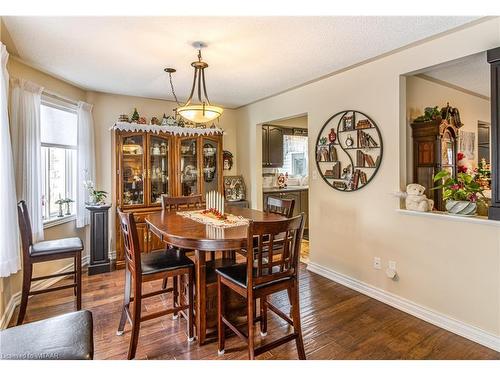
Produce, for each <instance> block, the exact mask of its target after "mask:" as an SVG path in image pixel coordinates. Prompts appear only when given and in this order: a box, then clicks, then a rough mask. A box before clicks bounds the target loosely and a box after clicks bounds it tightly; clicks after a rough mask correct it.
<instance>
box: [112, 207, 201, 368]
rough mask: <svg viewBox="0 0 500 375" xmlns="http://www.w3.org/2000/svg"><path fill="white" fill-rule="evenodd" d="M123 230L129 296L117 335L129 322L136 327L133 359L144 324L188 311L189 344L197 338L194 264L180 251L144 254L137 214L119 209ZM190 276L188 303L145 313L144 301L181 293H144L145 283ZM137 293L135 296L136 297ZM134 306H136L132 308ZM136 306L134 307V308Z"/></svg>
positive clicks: (131, 349)
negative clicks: (142, 312) (166, 294)
mask: <svg viewBox="0 0 500 375" xmlns="http://www.w3.org/2000/svg"><path fill="white" fill-rule="evenodd" d="M118 216H119V220H120V228H121V233H122V236H123V243H124V247H125V260H126V265H125V296H124V301H123V310H122V315H121V318H120V323H119V325H118V330H117V332H116V334H117V335H118V336H121V335H123V333H124V328H125V323H126V322H127V320H129V321H130V323H131V325H132V332H131V333H132V335H131V338H130V344H129V349H128V354H127V358H128V359H133V358H134V357H135V352H136V349H137V343H138V341H139V329H140V325H141V322H144V321H146V320H150V319H155V318H158V317H160V316H163V315H167V314H172V313H173V314H177V313H178V312H179V311H183V310H187V331H188V332H187V336H188V341H193V339H194V321H193V308H194V295H193V288H194V283H193V279H194V263H193V262H192V261H191V259H189V258H188V257H187V256H186V255H184V254H183V253H182V252H180V251H172V250H157V251H152V252H151V253H149V254H141V252H140V249H139V239H138V236H137V227H136V224H135V220H134V215H133V214H132V213H130V212H126V213H124V212H122V211H120V210H118ZM182 275H187V278H188V287H187V292H188V303H187V304H184V302H183V301H180V303H178V304H177V305H176V304H175V300H174V307H172V308H170V309H166V310H161V311H157V312H152V313H149V314H148V315H144V316H143V315H142V314H141V306H142V300H143V299H145V298H149V297H153V296H157V295H160V294H165V293H172V294H173V295H174V298H175V296H176V293H177V291H176V290H175V288H161V289H159V290H156V291H153V292H150V293H145V294H143V293H142V284H143V283H146V282H150V281H155V280H165V279H167V278H169V277H173V278H174V279H175V278H176V277H177V276H182ZM132 292H133V296H132ZM130 305H132V306H130ZM131 307H132V308H131Z"/></svg>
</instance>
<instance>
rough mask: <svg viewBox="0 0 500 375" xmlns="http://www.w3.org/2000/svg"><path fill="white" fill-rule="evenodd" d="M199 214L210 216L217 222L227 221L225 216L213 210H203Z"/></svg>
mask: <svg viewBox="0 0 500 375" xmlns="http://www.w3.org/2000/svg"><path fill="white" fill-rule="evenodd" d="M201 213H202V214H204V215H209V216H212V217H213V218H215V219H218V220H226V219H227V216H226V215H225V214H223V213H221V212H219V211H218V210H217V209H215V208H208V209H206V210H203V211H202V212H201Z"/></svg>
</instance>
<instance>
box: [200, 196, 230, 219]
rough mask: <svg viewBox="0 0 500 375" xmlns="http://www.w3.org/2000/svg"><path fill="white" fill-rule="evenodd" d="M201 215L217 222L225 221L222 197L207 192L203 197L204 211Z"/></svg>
mask: <svg viewBox="0 0 500 375" xmlns="http://www.w3.org/2000/svg"><path fill="white" fill-rule="evenodd" d="M202 214H204V215H206V216H209V217H211V218H214V219H217V220H226V219H227V216H226V215H225V214H224V196H223V195H222V194H220V193H219V192H217V191H209V192H208V193H207V194H206V196H205V209H204V210H203V211H202Z"/></svg>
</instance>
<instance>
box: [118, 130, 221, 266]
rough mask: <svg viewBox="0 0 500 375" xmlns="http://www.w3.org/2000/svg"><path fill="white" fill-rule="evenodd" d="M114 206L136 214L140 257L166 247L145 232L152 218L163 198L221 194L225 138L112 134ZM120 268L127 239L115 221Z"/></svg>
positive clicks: (143, 133) (129, 133)
mask: <svg viewBox="0 0 500 375" xmlns="http://www.w3.org/2000/svg"><path fill="white" fill-rule="evenodd" d="M114 145H115V167H116V173H115V175H114V176H115V181H114V186H115V195H114V197H115V202H114V203H115V205H116V207H120V208H121V209H122V210H123V211H124V212H133V213H134V217H135V219H136V222H137V231H138V237H139V246H140V248H141V251H143V252H150V251H152V250H156V249H161V248H163V247H164V244H162V243H161V241H160V240H159V239H158V238H157V237H156V236H154V235H152V234H151V233H150V232H149V231H148V230H147V227H146V222H145V218H146V216H147V215H148V214H150V213H152V212H155V211H160V210H161V195H162V194H167V195H170V196H181V195H195V194H202V196H203V197H205V193H206V192H208V191H212V190H217V191H220V192H222V191H223V181H222V169H223V168H222V166H223V164H222V135H201V136H189V137H187V136H178V135H173V134H171V133H167V132H165V133H160V134H155V133H150V132H145V131H144V132H130V131H121V130H115V131H114ZM115 222H116V227H115V238H116V265H117V267H121V266H123V265H124V254H123V239H122V237H121V234H120V228H119V220H115Z"/></svg>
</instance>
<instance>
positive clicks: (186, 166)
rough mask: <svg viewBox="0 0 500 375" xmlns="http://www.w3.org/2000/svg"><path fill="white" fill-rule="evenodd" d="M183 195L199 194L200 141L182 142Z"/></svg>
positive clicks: (192, 139)
mask: <svg viewBox="0 0 500 375" xmlns="http://www.w3.org/2000/svg"><path fill="white" fill-rule="evenodd" d="M180 171H181V191H180V193H181V195H194V194H199V193H200V192H199V181H198V139H197V138H185V139H181V141H180Z"/></svg>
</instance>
